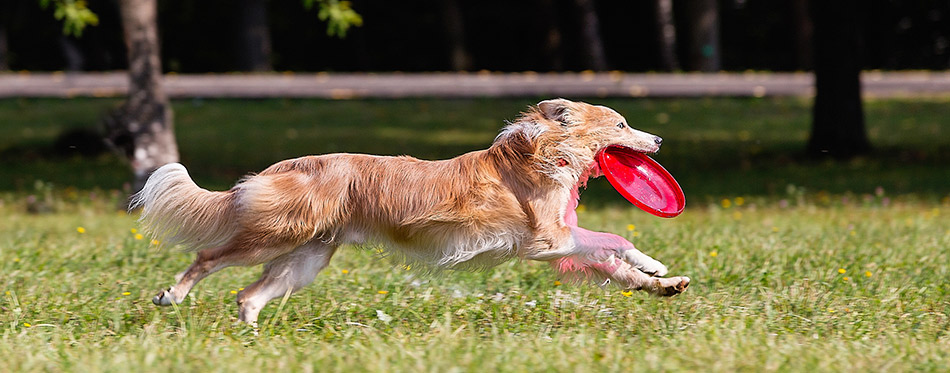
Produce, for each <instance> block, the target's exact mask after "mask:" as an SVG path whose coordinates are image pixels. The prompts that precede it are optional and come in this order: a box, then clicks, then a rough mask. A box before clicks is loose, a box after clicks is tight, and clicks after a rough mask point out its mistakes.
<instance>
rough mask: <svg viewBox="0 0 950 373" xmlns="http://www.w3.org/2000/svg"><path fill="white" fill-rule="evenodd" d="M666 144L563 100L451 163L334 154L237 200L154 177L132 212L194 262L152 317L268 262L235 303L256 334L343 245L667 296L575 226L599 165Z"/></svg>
mask: <svg viewBox="0 0 950 373" xmlns="http://www.w3.org/2000/svg"><path fill="white" fill-rule="evenodd" d="M661 143H662V139H661V138H660V137H658V136H654V135H651V134H648V133H646V132H642V131H638V130H635V129H633V128H631V127H630V126H629V125H628V124H627V121H626V120H625V119H624V117H622V116H621V115H620V114H618V113H617V112H616V111H614V110H612V109H610V108H607V107H604V106H595V105H590V104H587V103H583V102H572V101H569V100H565V99H553V100H546V101H542V102H540V103H538V104H537V105H534V106H531V107H529V108H528V110H527V111H525V112H523V113H521V115H520V116H519V117H518V118H517V119H516V120H515V121H513V122H509V123H508V124H507V125H506V126H505V127H504V128H503V129H502V130H501V132H500V133H499V134H498V136H497V137H496V138H495V140H494V141H493V143H492V144H491V146H490V147H489V148H488V149H485V150H479V151H474V152H470V153H467V154H463V155H461V156H458V157H456V158H452V159H448V160H441V161H424V160H419V159H415V158H412V157H407V156H398V157H388V156H373V155H363V154H346V153H343V154H326V155H319V156H306V157H301V158H296V159H289V160H285V161H281V162H278V163H276V164H274V165H272V166H270V167H268V168H267V169H265V170H264V171H262V172H260V173H258V174H256V175H252V176H248V177H246V178H244V179H243V180H241V181H240V182H238V183H237V184H236V185H235V186H234V187H233V188H231V189H230V190H227V191H208V190H205V189H202V188H200V187H198V186H197V185H196V184H195V183H194V182H193V181H192V179H191V177H190V176H189V175H188V171H187V170H186V169H185V167H184V166H182V165H181V164H177V163H172V164H168V165H165V166H162V167H160V168H159V169H157V170H156V171H155V172H154V173H153V174H152V175H151V176H150V177H149V179H148V181H147V182H146V184H145V186H144V187H143V189H142V190H141V191H140V192H138V193H136V194H135V195H134V196H133V197H132V199H131V204H130V205H131V206H132V208H133V209H135V208H141V209H142V212H141V218H140V221H141V223H142V226H143V227H144V228H145V229H146V230H147V231H148V232H150V233H151V234H152V235H153V237H155V238H156V239H159V240H161V241H162V242H163V243H164V244H169V245H173V244H180V245H183V246H185V247H187V248H190V249H192V250H195V251H197V255H196V256H197V257H196V259H195V261H194V263H193V264H191V266H190V267H188V269H187V270H185V272H183V273H181V274H179V275H178V276H177V278H176V279H177V281H178V283H177V284H175V285H174V286H172V287H170V288H168V289H167V290H164V291H161V292H160V293H159V294H158V295H156V296H155V298H154V299H153V302H154V303H155V304H156V305H161V306H166V305H171V304H172V303H175V304H178V303H181V302H182V301H183V300H184V299H185V296H186V295H187V294H188V292H189V291H190V290H191V288H192V287H193V286H194V285H195V284H196V283H197V282H198V281H201V279H203V278H204V277H206V276H208V275H210V274H212V273H214V272H215V271H218V270H220V269H222V268H225V267H228V266H236V265H240V266H252V265H257V264H262V263H266V265H265V266H264V270H263V274H262V275H261V277H260V279H258V280H257V281H256V282H254V283H253V284H251V285H248V286H247V287H246V288H245V289H244V290H242V291H240V292H239V293H238V295H237V303H238V305H239V315H238V318H239V320H241V321H244V322H247V323H251V324H256V320H257V318H258V314H259V312H260V311H261V309H262V308H263V307H264V305H265V304H266V303H267V302H268V301H270V300H271V299H274V298H277V297H282V296H285V295H289V293H291V292H294V291H297V290H299V289H300V288H302V287H304V286H306V285H308V284H309V283H310V282H312V281H313V280H314V277H316V275H317V273H318V272H320V271H321V270H322V269H324V268H325V267H326V266H327V264H328V263H329V262H330V258H331V257H332V256H333V254H334V252H335V251H336V250H337V248H338V247H340V246H341V245H357V246H359V245H380V247H384V248H386V249H388V250H389V251H390V252H393V253H395V254H397V255H400V256H403V257H405V259H407V260H409V261H411V262H417V263H425V264H429V265H432V266H436V267H443V268H463V267H473V266H474V267H488V266H492V265H495V264H498V263H501V262H503V261H505V260H508V259H512V258H516V257H517V258H521V259H527V260H537V261H546V262H550V263H551V264H552V266H553V267H554V268H555V269H556V270H558V271H560V272H561V273H563V274H565V275H568V276H573V277H576V278H583V279H591V280H593V281H600V280H604V279H606V280H609V281H612V282H613V283H614V284H617V285H619V286H621V287H622V288H625V289H640V290H645V291H647V292H650V293H653V294H656V295H661V296H669V295H674V294H679V293H681V292H683V291H685V290H686V288H687V287H688V286H689V283H690V279H689V278H688V277H685V276H678V277H663V276H665V275H666V274H667V268H666V266H664V265H663V264H662V263H660V262H659V261H657V260H655V259H653V258H651V257H649V256H647V255H645V254H643V253H642V252H640V251H639V250H637V249H636V248H635V247H634V245H633V244H632V243H630V242H629V241H627V240H626V239H624V238H622V237H620V236H618V235H615V234H610V233H600V232H593V231H589V230H586V229H584V228H580V227H578V225H577V214H576V212H575V208H576V207H577V206H578V200H579V188H581V187H584V186H586V182H587V180H588V179H589V178H593V177H599V176H601V175H602V174H603V173H602V172H601V170H600V169H599V167H598V164H597V162H596V161H595V156H596V155H597V153H598V152H599V151H601V150H603V149H604V148H605V147H607V146H610V145H619V146H623V147H627V148H630V149H633V150H635V151H637V152H643V153H655V152H657V151H658V150H659V149H660V144H661Z"/></svg>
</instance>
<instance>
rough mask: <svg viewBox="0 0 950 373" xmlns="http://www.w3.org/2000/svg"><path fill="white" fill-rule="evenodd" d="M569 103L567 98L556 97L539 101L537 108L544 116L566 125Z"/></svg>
mask: <svg viewBox="0 0 950 373" xmlns="http://www.w3.org/2000/svg"><path fill="white" fill-rule="evenodd" d="M571 104H572V102H570V101H568V100H565V99H563V98H556V99H553V100H544V101H541V102H539V103H538V109H540V110H541V114H542V115H544V118H546V119H550V120H553V121H555V122H560V123H561V124H564V125H567V124H568V123H567V112H568V110H569V109H570V107H571Z"/></svg>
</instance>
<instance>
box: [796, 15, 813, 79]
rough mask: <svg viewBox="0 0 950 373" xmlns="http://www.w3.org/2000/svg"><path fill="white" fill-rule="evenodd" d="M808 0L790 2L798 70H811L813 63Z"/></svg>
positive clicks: (811, 30) (811, 28)
mask: <svg viewBox="0 0 950 373" xmlns="http://www.w3.org/2000/svg"><path fill="white" fill-rule="evenodd" d="M808 3H809V1H808V0H792V2H791V11H792V25H793V26H794V29H793V32H794V39H795V59H796V62H797V65H798V68H799V69H803V70H811V68H812V63H813V62H814V61H815V54H814V53H812V44H813V43H812V34H813V30H814V26H813V25H812V20H811V15H810V14H808Z"/></svg>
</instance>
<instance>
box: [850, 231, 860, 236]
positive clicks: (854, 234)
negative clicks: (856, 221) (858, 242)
mask: <svg viewBox="0 0 950 373" xmlns="http://www.w3.org/2000/svg"><path fill="white" fill-rule="evenodd" d="M848 234H850V235H851V237H854V236H857V235H858V234H857V233H854V231H851V232H848Z"/></svg>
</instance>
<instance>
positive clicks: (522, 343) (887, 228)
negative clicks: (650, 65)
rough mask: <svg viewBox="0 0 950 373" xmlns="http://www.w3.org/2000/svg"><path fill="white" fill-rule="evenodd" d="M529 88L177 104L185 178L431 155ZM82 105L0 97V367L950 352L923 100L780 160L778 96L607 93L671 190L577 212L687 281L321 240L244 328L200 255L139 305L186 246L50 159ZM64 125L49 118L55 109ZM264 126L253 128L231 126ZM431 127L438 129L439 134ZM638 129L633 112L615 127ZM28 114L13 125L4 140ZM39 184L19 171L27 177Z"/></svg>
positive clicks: (364, 365) (728, 366) (576, 365)
mask: <svg viewBox="0 0 950 373" xmlns="http://www.w3.org/2000/svg"><path fill="white" fill-rule="evenodd" d="M528 103H529V101H505V100H500V101H490V100H476V101H439V100H413V101H353V102H328V101H292V100H291V101H283V100H274V101H260V102H250V103H248V102H238V101H189V102H179V103H177V106H176V119H177V124H178V135H179V141H180V143H181V147H182V152H183V155H182V157H183V161H184V162H185V163H186V164H187V165H189V168H190V169H191V170H192V172H193V174H194V175H195V176H196V177H197V178H198V179H199V183H201V184H202V185H207V186H210V187H214V188H226V187H227V186H228V185H230V183H232V182H233V180H234V179H235V178H237V177H239V176H240V175H241V174H243V173H246V172H250V171H254V170H259V169H260V168H263V167H264V166H266V165H267V164H269V163H270V162H272V161H275V160H278V159H281V158H286V157H290V156H296V155H300V154H307V153H320V152H326V151H361V152H373V153H383V154H395V153H409V154H414V155H418V156H421V157H425V158H441V157H445V156H451V155H453V154H457V153H460V152H463V151H467V150H470V149H476V148H480V147H484V146H485V145H486V144H487V143H488V142H489V141H491V139H492V137H493V136H494V134H495V132H496V131H497V128H498V127H499V126H500V124H501V120H502V119H506V118H507V119H511V118H512V117H513V115H514V113H515V112H517V111H518V110H520V109H521V108H523V107H524V106H525V105H527V104H528ZM113 104H114V103H113V102H111V101H104V100H75V101H56V100H7V101H0V119H2V120H3V121H4V122H5V123H8V122H9V123H13V124H14V125H13V126H7V125H6V124H5V125H4V126H2V127H0V155H2V158H0V189H3V190H6V191H5V192H2V193H0V291H2V292H3V294H2V297H0V356H3V358H2V359H0V371H169V370H173V371H235V370H256V371H260V370H278V369H280V370H288V371H304V372H306V371H436V372H444V371H453V370H462V371H475V370H478V371H545V370H556V371H621V370H623V371H630V370H641V371H671V370H690V371H727V372H732V371H813V370H818V371H844V370H848V371H860V370H873V371H884V370H887V371H945V370H946V369H947V367H948V366H950V281H948V279H950V265H948V263H950V183H948V181H950V174H948V170H950V139H948V135H947V131H950V128H947V127H946V125H945V124H944V123H943V121H945V118H946V117H947V115H946V114H947V110H950V109H947V107H950V106H947V104H948V102H945V101H924V102H917V101H876V102H870V103H868V107H867V111H868V113H867V115H868V122H869V133H870V134H871V136H872V139H873V141H874V142H875V145H876V146H877V148H878V151H877V152H876V153H874V154H872V155H870V156H867V157H863V158H860V159H857V160H853V161H848V162H831V161H820V160H818V161H816V160H809V159H806V158H803V157H801V156H799V155H798V154H797V151H798V149H800V148H801V147H803V144H804V141H805V138H806V136H807V130H808V128H807V126H808V111H807V103H805V102H801V101H797V100H736V99H717V100H660V101H647V100H643V101H619V100H617V101H607V102H606V104H608V105H610V106H613V107H617V108H618V109H619V110H620V111H621V112H622V113H623V114H625V115H626V116H627V118H628V119H629V121H630V122H631V123H632V124H634V125H635V126H638V127H640V128H642V129H644V130H647V131H650V132H653V133H657V134H660V135H661V136H663V137H664V138H665V139H666V142H665V144H664V147H665V148H664V150H663V152H661V153H660V154H658V155H657V156H656V159H657V160H659V161H660V162H661V163H663V164H664V165H665V166H667V168H668V169H670V170H671V171H672V172H673V174H674V175H675V176H676V177H677V178H678V179H679V180H680V181H681V183H682V184H683V186H684V189H685V190H686V192H687V198H688V207H687V210H686V212H685V213H684V214H683V215H681V216H679V217H677V218H675V219H660V218H655V217H652V216H651V215H648V214H646V213H643V212H641V211H639V210H636V209H635V208H633V207H632V206H630V205H627V204H624V203H623V202H621V201H619V200H618V197H616V195H615V192H613V191H610V190H609V186H606V185H603V184H602V183H601V184H595V185H593V186H592V189H591V190H588V191H587V192H586V193H585V194H584V196H583V198H582V202H583V203H585V208H584V209H583V211H582V212H580V214H579V215H580V222H581V225H583V226H585V227H588V228H591V229H596V230H603V231H610V232H615V233H618V234H621V235H624V236H626V237H628V238H629V239H630V240H631V241H632V242H634V243H635V244H636V245H637V246H638V247H639V248H640V249H641V250H643V251H644V252H646V253H648V254H651V255H652V256H654V257H656V258H657V259H660V260H661V261H663V262H664V263H665V264H667V265H668V266H669V267H670V272H671V274H675V275H687V276H690V277H691V278H692V279H693V283H692V285H691V287H690V288H689V290H688V291H687V292H686V293H684V294H682V295H680V296H677V297H674V298H671V299H659V298H654V297H651V296H648V295H646V294H641V293H638V292H634V293H624V292H622V291H620V290H619V289H616V288H611V287H607V288H599V287H597V286H580V285H574V284H560V283H559V282H556V280H557V277H556V276H555V274H554V273H553V271H551V270H550V269H549V268H548V267H547V266H545V265H543V264H539V263H529V262H517V261H513V262H509V263H506V264H503V265H501V266H499V267H496V268H494V269H491V270H488V271H484V272H475V273H471V272H446V273H440V274H436V275H430V276H422V275H420V274H419V273H418V272H417V271H414V270H406V269H405V268H402V267H399V266H393V265H390V264H389V263H388V261H387V260H386V259H384V258H380V257H379V256H378V255H377V254H376V253H375V252H374V251H372V250H360V249H355V248H348V249H344V250H341V251H340V252H339V253H338V254H337V256H336V257H335V258H334V261H333V262H331V265H330V267H329V268H328V269H327V270H325V271H324V272H323V273H321V274H320V275H319V276H318V277H317V280H316V281H315V282H314V284H313V285H311V286H310V287H308V288H306V289H304V290H303V291H301V292H299V293H298V294H295V295H294V296H292V297H290V298H289V299H288V300H287V301H286V302H280V301H279V300H275V301H274V302H272V303H271V304H270V305H269V306H268V307H267V308H266V309H265V310H264V311H263V312H262V314H261V327H260V330H259V334H257V335H255V334H254V330H252V329H250V328H248V327H246V326H244V325H242V324H239V323H237V322H236V312H237V309H236V305H235V304H234V297H235V296H234V292H236V291H237V290H238V289H239V288H240V287H241V286H244V285H246V284H249V283H250V282H252V281H253V280H254V279H255V278H256V277H257V275H258V273H259V268H232V269H227V270H224V271H222V272H220V273H218V274H216V275H214V276H212V277H209V278H208V279H206V280H205V281H204V282H202V283H201V284H199V285H198V286H197V287H196V288H195V290H194V291H193V293H192V295H191V296H189V299H187V300H186V301H185V303H183V304H182V305H181V306H180V307H178V308H157V307H155V306H153V305H152V304H151V302H150V299H151V297H152V296H153V295H154V294H155V293H156V292H157V291H158V290H159V289H161V288H163V287H166V286H168V285H170V284H171V283H172V281H173V280H172V277H173V275H174V274H175V273H177V272H178V271H180V270H182V269H183V268H184V267H186V266H187V265H188V264H189V263H190V261H191V259H192V258H191V256H190V255H189V254H184V253H181V252H178V251H176V250H157V249H155V248H154V247H153V246H152V245H151V243H150V242H148V241H149V240H148V238H147V237H140V236H137V234H139V232H137V231H136V232H133V230H134V229H136V228H138V227H137V225H136V222H135V216H128V215H126V214H124V213H121V212H117V211H116V210H115V206H116V205H118V204H119V201H120V200H121V199H122V198H124V194H123V193H122V192H121V191H120V190H119V189H121V184H122V182H123V181H124V180H125V178H126V177H127V176H128V175H127V171H126V170H125V168H124V166H122V165H121V163H119V162H118V161H117V160H116V159H115V158H114V157H112V156H109V155H98V156H93V157H91V158H90V157H79V156H76V155H68V154H66V155H63V154H59V155H56V154H57V153H56V151H55V146H54V145H53V143H54V139H55V137H56V135H57V134H58V133H60V132H61V131H63V130H64V129H68V128H72V127H89V126H90V125H91V124H93V123H94V122H95V118H96V117H97V116H98V115H99V114H101V111H102V110H104V109H105V108H107V107H109V106H110V105H113ZM64 118H68V119H64ZM254 123H266V125H260V124H257V125H254ZM445 123H452V125H450V126H446V125H445ZM636 123H642V124H641V125H636ZM25 124H29V126H28V127H29V130H26V128H27V126H25ZM38 180H39V182H38Z"/></svg>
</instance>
